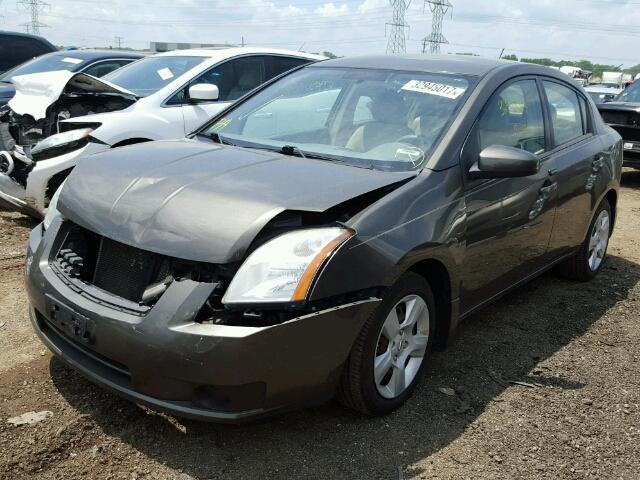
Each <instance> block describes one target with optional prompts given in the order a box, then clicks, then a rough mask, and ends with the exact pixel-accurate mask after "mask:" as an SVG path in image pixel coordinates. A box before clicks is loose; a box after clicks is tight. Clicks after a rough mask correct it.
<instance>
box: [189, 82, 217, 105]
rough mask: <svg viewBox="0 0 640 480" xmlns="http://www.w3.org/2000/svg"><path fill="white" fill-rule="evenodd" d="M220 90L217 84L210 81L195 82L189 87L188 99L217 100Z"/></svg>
mask: <svg viewBox="0 0 640 480" xmlns="http://www.w3.org/2000/svg"><path fill="white" fill-rule="evenodd" d="M219 96H220V90H218V86H217V85H212V84H211V83H197V84H195V85H191V86H190V87H189V101H191V102H214V101H216V100H218V97H219Z"/></svg>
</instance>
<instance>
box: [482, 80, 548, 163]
mask: <svg viewBox="0 0 640 480" xmlns="http://www.w3.org/2000/svg"><path fill="white" fill-rule="evenodd" d="M478 136H479V139H478V140H479V142H480V150H483V149H484V148H486V147H489V146H491V145H505V146H507V147H514V148H520V149H522V150H526V151H528V152H531V153H535V154H539V153H542V152H544V151H545V149H546V146H545V138H544V121H543V117H542V104H541V101H540V95H539V93H538V87H537V86H536V82H535V80H521V81H519V82H515V83H512V84H510V85H508V86H506V87H504V88H503V89H502V90H499V91H498V92H496V93H494V94H493V97H491V99H490V100H489V102H488V103H487V105H486V106H485V108H484V111H483V112H482V115H481V116H480V119H479V122H478Z"/></svg>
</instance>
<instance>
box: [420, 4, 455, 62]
mask: <svg viewBox="0 0 640 480" xmlns="http://www.w3.org/2000/svg"><path fill="white" fill-rule="evenodd" d="M427 5H429V10H431V14H432V15H433V20H432V21H431V33H430V34H429V35H428V36H427V37H424V38H423V39H422V53H427V45H429V53H440V45H442V44H443V43H449V41H448V40H447V39H446V38H444V35H442V19H443V18H444V15H445V14H446V13H447V12H448V11H449V9H450V8H453V5H452V4H451V2H449V0H425V2H424V9H425V10H426V8H427Z"/></svg>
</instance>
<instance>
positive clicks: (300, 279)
mask: <svg viewBox="0 0 640 480" xmlns="http://www.w3.org/2000/svg"><path fill="white" fill-rule="evenodd" d="M352 235H353V232H352V231H350V230H346V229H344V228H339V227H328V228H313V229H305V230H295V231H292V232H288V233H285V234H283V235H280V236H279V237H276V238H274V239H272V240H269V241H268V242H267V243H265V244H264V245H261V246H260V247H258V248H257V249H256V250H255V251H253V252H252V253H251V255H249V257H248V258H247V259H246V260H245V262H244V263H243V264H242V266H241V267H240V269H239V270H238V272H237V273H236V274H235V276H234V277H233V280H231V284H230V285H229V288H228V289H227V291H226V293H225V294H224V297H223V299H222V303H224V304H239V303H242V304H244V303H258V304H260V303H274V302H296V301H301V300H305V299H306V298H307V295H308V293H309V289H310V288H311V283H312V282H313V279H314V278H315V276H316V274H317V273H318V271H319V270H320V267H321V266H322V265H323V263H324V261H325V260H326V259H327V258H329V256H330V255H331V254H332V253H333V252H334V251H335V250H336V249H337V248H338V247H339V246H340V245H342V244H343V243H344V242H345V241H346V240H347V239H348V238H349V237H351V236H352Z"/></svg>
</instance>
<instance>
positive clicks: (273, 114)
mask: <svg viewBox="0 0 640 480" xmlns="http://www.w3.org/2000/svg"><path fill="white" fill-rule="evenodd" d="M471 82H472V80H471V79H470V78H469V77H463V76H459V75H443V74H432V73H416V72H404V71H392V70H373V69H366V70H365V69H349V68H327V67H324V68H320V67H315V68H314V67H307V68H303V69H302V70H298V71H296V72H294V73H292V74H290V75H288V76H286V77H284V78H283V79H281V80H279V81H277V82H276V83H274V84H273V85H270V86H269V87H267V88H265V89H264V90H262V91H261V92H259V93H258V94H256V95H255V96H253V97H251V98H249V99H248V100H246V101H245V102H243V103H242V104H240V105H239V106H238V107H236V108H234V109H232V110H230V111H229V112H228V113H227V114H226V115H225V116H224V118H220V119H218V120H217V121H216V122H215V123H214V124H213V125H209V126H207V127H205V128H204V130H203V131H202V132H200V133H201V134H203V135H207V136H212V137H213V138H215V139H217V140H218V141H221V142H223V143H229V144H235V145H238V146H245V147H257V148H265V149H273V150H277V151H283V152H294V153H297V154H298V155H299V156H301V157H307V158H319V159H322V160H331V161H339V162H344V163H347V164H350V165H353V166H356V167H366V168H375V169H380V170H413V169H418V168H420V167H421V166H422V165H423V164H424V162H425V161H426V159H427V158H428V156H429V154H430V152H431V151H432V150H433V149H434V147H435V146H436V144H437V142H438V140H439V138H440V136H441V134H442V132H443V131H444V130H445V128H446V127H447V125H449V124H450V123H451V121H452V120H453V118H454V117H455V114H456V112H457V110H458V108H459V107H460V106H461V105H462V101H463V99H464V98H466V96H467V95H468V93H469V90H470V88H469V87H470V84H471Z"/></svg>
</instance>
